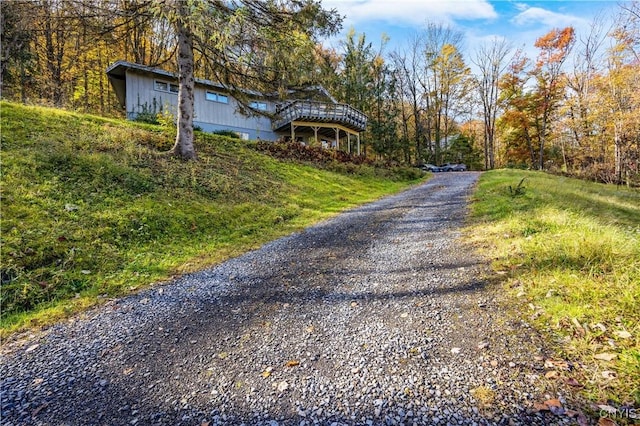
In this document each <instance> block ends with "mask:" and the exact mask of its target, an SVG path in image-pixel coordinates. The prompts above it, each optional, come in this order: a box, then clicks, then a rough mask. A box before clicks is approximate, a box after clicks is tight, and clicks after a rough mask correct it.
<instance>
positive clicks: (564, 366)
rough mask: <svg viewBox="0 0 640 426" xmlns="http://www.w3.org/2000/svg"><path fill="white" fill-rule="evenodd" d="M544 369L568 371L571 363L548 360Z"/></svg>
mask: <svg viewBox="0 0 640 426" xmlns="http://www.w3.org/2000/svg"><path fill="white" fill-rule="evenodd" d="M544 367H545V368H559V369H561V370H568V369H569V363H568V362H566V361H562V360H553V359H547V360H545V361H544Z"/></svg>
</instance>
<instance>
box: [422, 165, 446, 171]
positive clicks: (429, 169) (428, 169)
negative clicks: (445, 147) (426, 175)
mask: <svg viewBox="0 0 640 426" xmlns="http://www.w3.org/2000/svg"><path fill="white" fill-rule="evenodd" d="M422 167H424V168H425V169H426V170H427V171H430V172H432V173H438V172H441V171H442V167H438V166H435V165H433V164H423V165H422Z"/></svg>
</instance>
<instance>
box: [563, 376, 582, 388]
mask: <svg viewBox="0 0 640 426" xmlns="http://www.w3.org/2000/svg"><path fill="white" fill-rule="evenodd" d="M566 383H567V384H568V385H569V386H573V387H575V388H582V387H584V385H583V384H582V383H580V382H579V381H577V380H576V379H574V378H573V377H569V378H568V379H567V380H566Z"/></svg>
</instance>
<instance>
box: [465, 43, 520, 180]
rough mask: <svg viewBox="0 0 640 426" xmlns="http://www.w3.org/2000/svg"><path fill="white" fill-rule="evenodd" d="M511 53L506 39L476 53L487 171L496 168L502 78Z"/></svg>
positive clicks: (481, 48) (482, 47)
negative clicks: (497, 119)
mask: <svg viewBox="0 0 640 426" xmlns="http://www.w3.org/2000/svg"><path fill="white" fill-rule="evenodd" d="M510 51H511V46H510V44H509V43H508V42H507V41H506V40H505V39H498V38H494V39H493V41H492V42H491V43H489V44H484V45H482V46H480V48H479V49H478V50H477V51H476V55H475V59H474V60H473V63H474V64H475V65H476V66H477V67H478V69H479V71H480V74H479V75H478V76H476V84H477V88H478V95H479V97H480V103H481V104H482V113H483V121H484V167H485V169H486V170H489V169H493V168H494V167H495V134H496V118H497V114H498V108H499V102H498V100H499V95H500V85H499V83H500V78H501V76H502V74H503V73H504V71H505V69H506V68H507V66H508V61H506V60H505V59H506V58H507V55H508V54H509V52H510Z"/></svg>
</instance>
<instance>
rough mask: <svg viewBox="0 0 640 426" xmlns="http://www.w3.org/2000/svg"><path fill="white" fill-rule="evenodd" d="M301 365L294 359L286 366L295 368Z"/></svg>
mask: <svg viewBox="0 0 640 426" xmlns="http://www.w3.org/2000/svg"><path fill="white" fill-rule="evenodd" d="M298 365H300V361H298V360H295V359H292V360H291V361H287V363H286V364H285V366H287V367H295V366H298Z"/></svg>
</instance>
